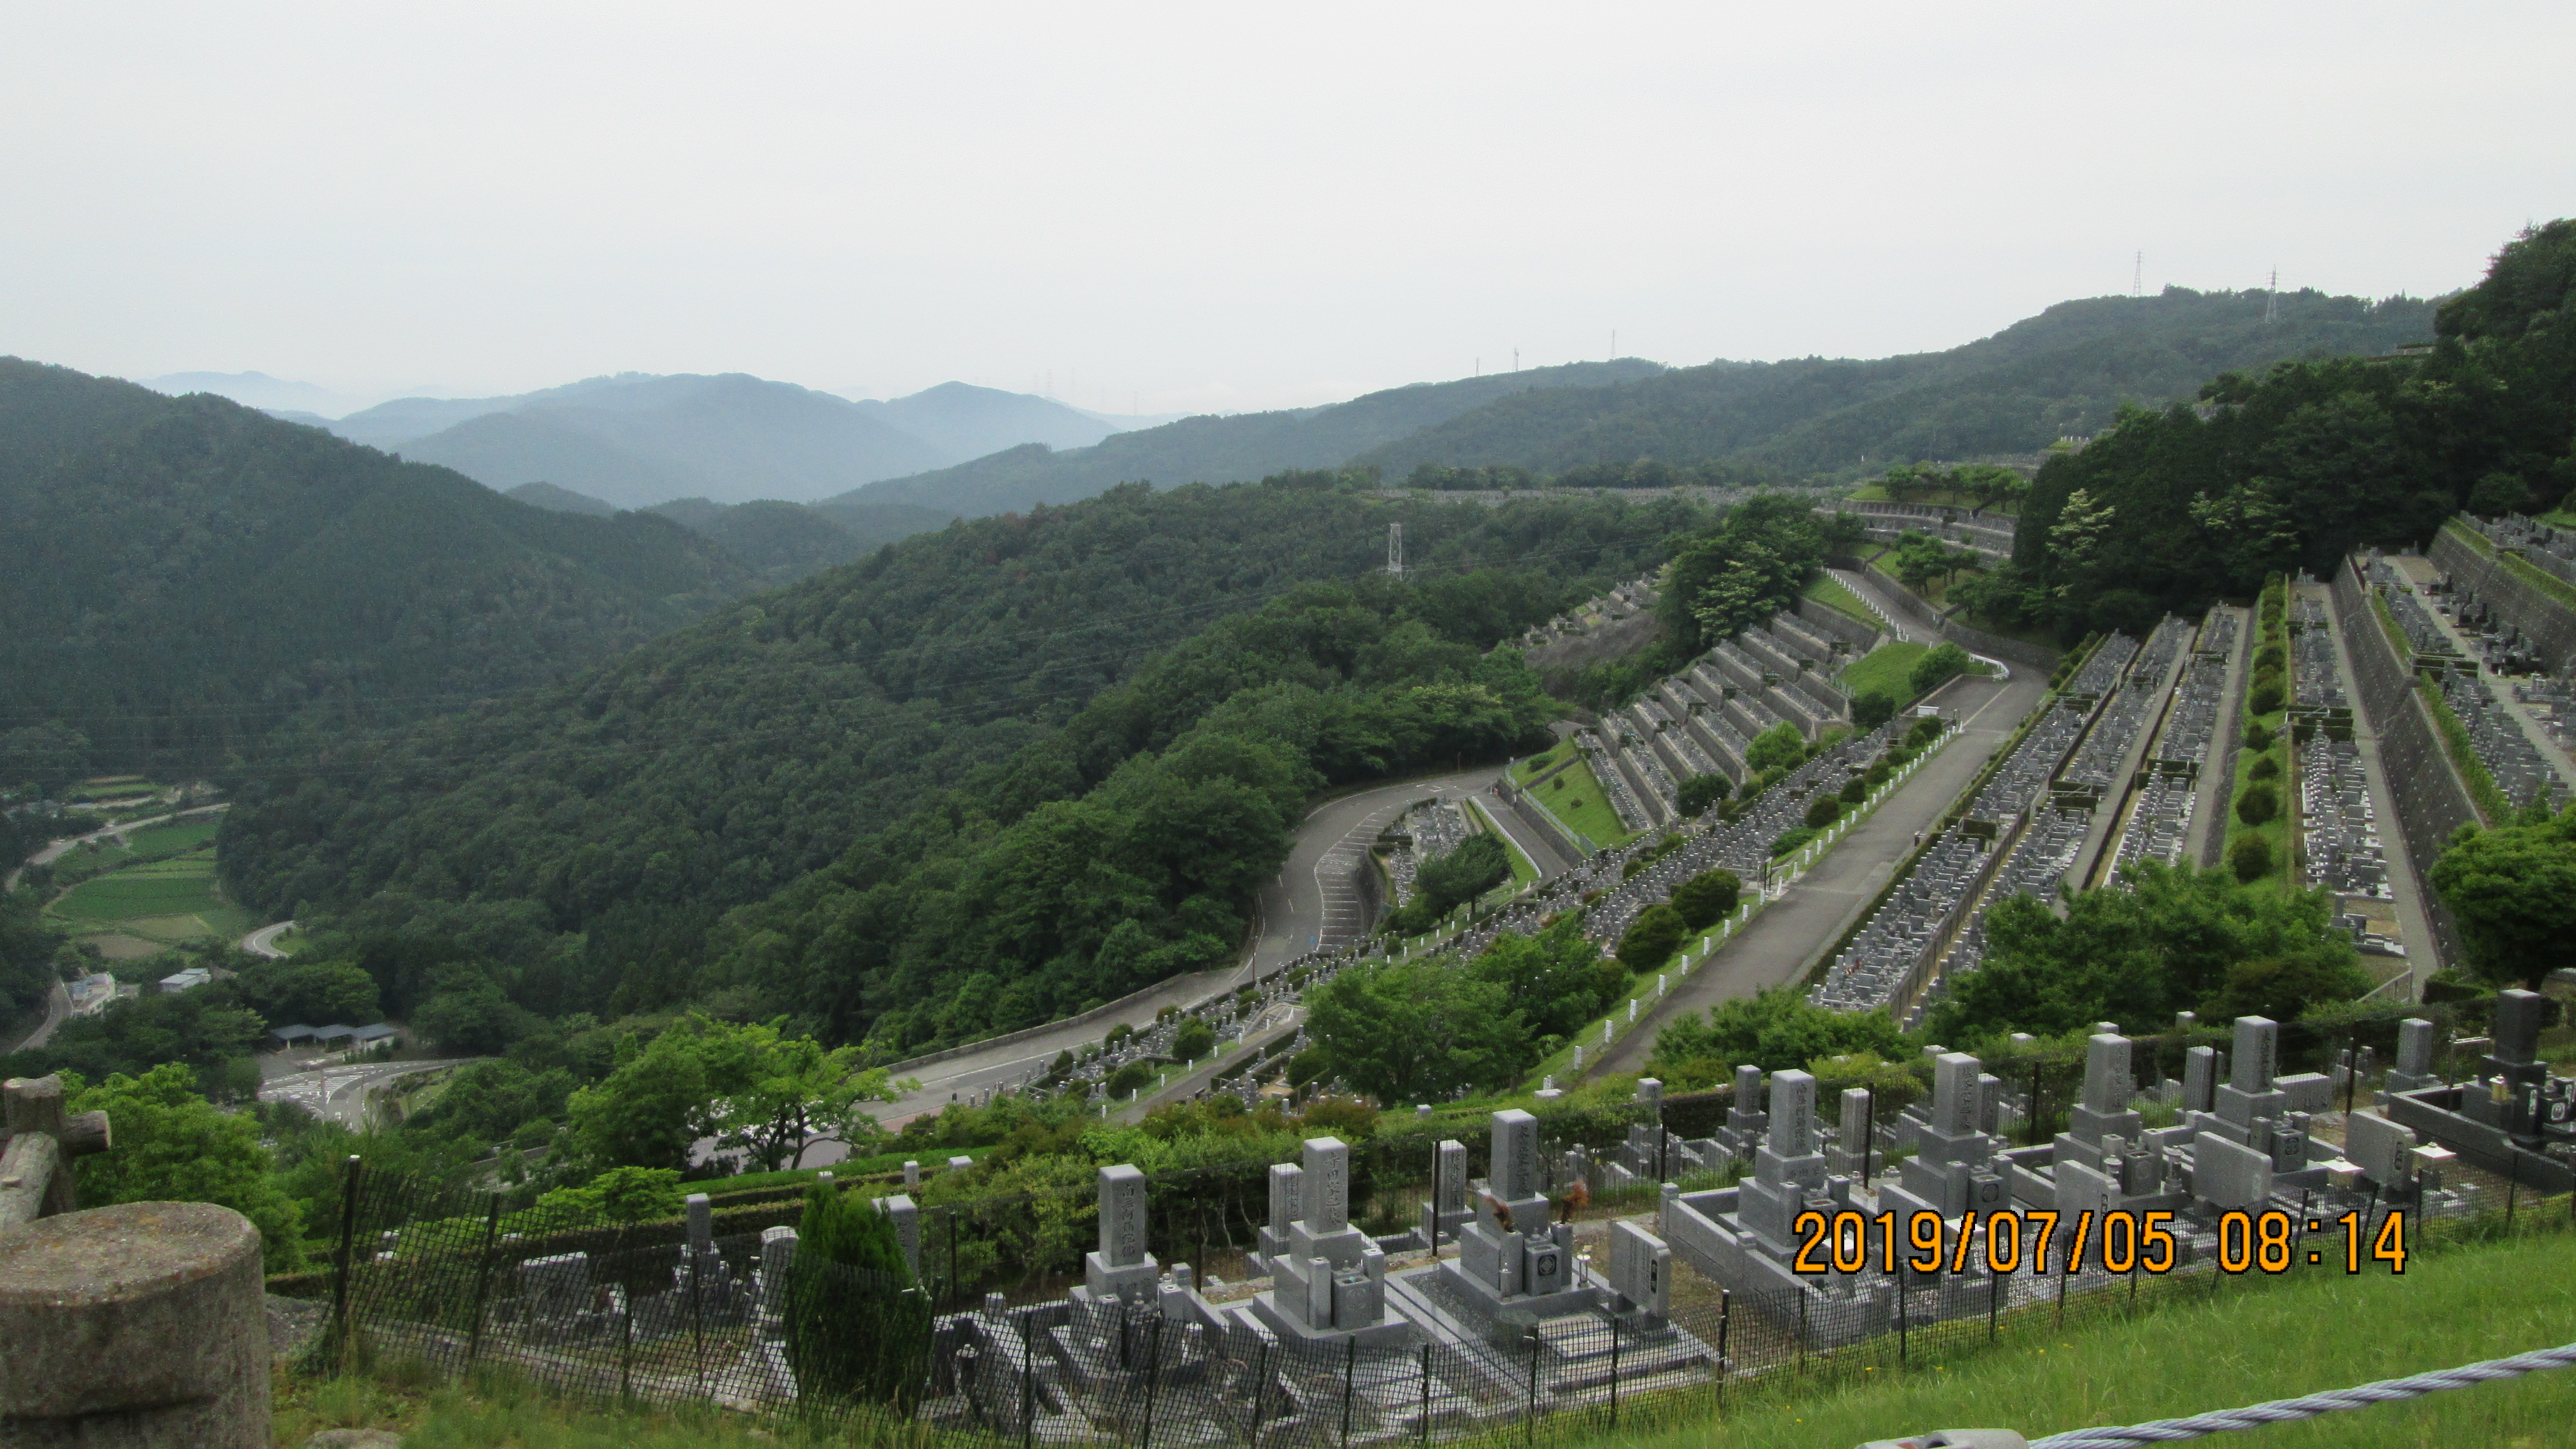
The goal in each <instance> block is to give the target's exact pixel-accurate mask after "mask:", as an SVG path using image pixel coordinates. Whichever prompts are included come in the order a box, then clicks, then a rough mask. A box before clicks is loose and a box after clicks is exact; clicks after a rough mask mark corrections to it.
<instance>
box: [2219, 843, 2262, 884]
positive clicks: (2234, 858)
mask: <svg viewBox="0 0 2576 1449" xmlns="http://www.w3.org/2000/svg"><path fill="white" fill-rule="evenodd" d="M2227 868H2228V869H2229V870H2232V871H2234V872H2236V878H2237V879H2238V880H2240V881H2256V880H2261V879H2262V878H2263V877H2265V876H2267V875H2270V874H2271V873H2272V842H2270V841H2268V840H2265V839H2264V838H2263V837H2262V836H2259V835H2248V836H2245V837H2243V838H2242V839H2240V840H2238V841H2237V842H2236V843H2235V844H2234V845H2231V846H2229V847H2227Z"/></svg>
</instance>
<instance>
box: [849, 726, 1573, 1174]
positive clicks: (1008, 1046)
mask: <svg viewBox="0 0 2576 1449" xmlns="http://www.w3.org/2000/svg"><path fill="white" fill-rule="evenodd" d="M1502 773H1503V772H1502V767H1501V766H1486V767H1480V768H1477V769H1473V770H1464V771H1460V772H1458V773H1456V774H1452V775H1439V776H1434V777H1432V778H1429V779H1420V780H1407V781H1403V782H1401V783H1398V784H1393V785H1379V786H1376V787H1373V788H1371V789H1367V790H1360V791H1355V792H1353V793H1351V794H1348V795H1341V796H1336V797H1335V798H1333V799H1330V800H1327V801H1325V802H1323V803H1322V804H1320V805H1317V806H1315V807H1314V808H1313V809H1312V810H1310V811H1308V812H1307V814H1306V818H1305V820H1303V821H1302V822H1300V823H1299V824H1298V826H1297V832H1296V835H1295V838H1294V839H1293V840H1292V841H1291V843H1290V846H1289V852H1288V863H1287V865H1286V867H1285V868H1284V869H1282V870H1281V871H1280V873H1279V876H1278V878H1277V879H1276V880H1274V881H1272V882H1271V883H1270V884H1269V885H1266V886H1264V887H1262V890H1261V895H1260V899H1259V903H1258V905H1257V907H1256V909H1257V912H1258V914H1257V915H1256V917H1255V919H1256V922H1257V925H1256V928H1255V935H1254V942H1253V947H1252V951H1251V955H1250V957H1249V958H1248V959H1247V960H1245V961H1244V962H1243V963H1242V964H1240V965H1237V966H1230V967H1227V968H1225V969H1223V970H1218V971H1194V972H1191V973H1189V974H1187V975H1183V976H1175V977H1173V978H1171V979H1170V980H1168V981H1165V982H1163V983H1162V984H1161V985H1159V986H1156V987H1154V988H1153V989H1152V990H1150V991H1149V992H1146V993H1143V994H1140V995H1139V996H1137V997H1136V998H1135V999H1133V1000H1131V1001H1130V1002H1128V1003H1127V1004H1126V1005H1125V1006H1123V1007H1121V1008H1120V1009H1119V1010H1117V1011H1115V1012H1111V1013H1107V1014H1094V1013H1088V1012H1086V1013H1083V1014H1082V1015H1079V1016H1072V1017H1066V1018H1064V1019H1063V1020H1061V1021H1058V1022H1055V1023H1052V1024H1050V1025H1049V1026H1046V1027H1043V1028H1040V1029H1039V1030H1038V1031H1037V1032H1036V1033H1035V1034H1034V1035H1015V1037H1014V1039H1012V1040H1010V1041H1006V1042H996V1043H994V1044H993V1045H992V1046H991V1047H988V1048H985V1049H982V1050H976V1051H968V1052H964V1053H961V1054H960V1055H957V1056H953V1057H948V1058H945V1059H943V1060H939V1061H933V1062H922V1063H918V1064H913V1065H906V1064H904V1063H900V1062H899V1063H896V1064H895V1067H894V1075H895V1077H896V1079H897V1080H902V1079H905V1078H911V1079H913V1080H915V1081H918V1082H920V1083H921V1087H920V1089H919V1090H917V1091H912V1092H907V1093H905V1094H904V1096H903V1097H902V1098H901V1099H900V1100H898V1101H895V1102H893V1103H890V1104H887V1105H886V1106H884V1107H882V1108H880V1109H879V1110H878V1113H877V1117H878V1120H879V1121H881V1122H883V1123H884V1124H885V1125H886V1126H888V1127H900V1126H902V1125H903V1124H904V1123H905V1122H908V1121H910V1120H911V1119H913V1118H914V1117H917V1116H920V1115H921V1114H923V1113H925V1112H936V1111H938V1110H940V1109H941V1108H943V1107H945V1106H947V1105H948V1104H949V1102H950V1101H952V1100H955V1101H961V1102H962V1101H968V1100H971V1099H973V1098H974V1097H975V1096H977V1095H978V1094H980V1093H982V1092H984V1091H986V1090H988V1089H991V1088H996V1087H1008V1086H1015V1085H1017V1084H1018V1083H1019V1082H1020V1081H1022V1080H1023V1079H1025V1078H1026V1077H1028V1075H1029V1074H1030V1072H1031V1070H1032V1069H1043V1068H1044V1067H1045V1066H1046V1065H1047V1064H1048V1063H1049V1062H1052V1061H1054V1060H1055V1057H1056V1054H1057V1053H1058V1052H1062V1051H1067V1050H1075V1051H1078V1050H1080V1049H1081V1048H1083V1047H1086V1046H1093V1045H1097V1044H1098V1043H1099V1041H1100V1039H1101V1038H1102V1037H1103V1036H1106V1035H1107V1034H1108V1032H1109V1028H1110V1026H1111V1025H1112V1024H1113V1023H1114V1022H1119V1021H1124V1022H1127V1023H1129V1024H1130V1025H1141V1024H1143V1023H1146V1022H1150V1021H1152V1020H1153V1019H1154V1014H1155V1013H1156V1012H1158V1011H1161V1010H1162V1009H1163V1008H1164V1007H1166V1006H1178V1007H1184V1008H1186V1007H1191V1006H1196V1005H1197V1004H1199V1003H1200V1002H1202V1001H1205V1000H1207V999H1208V998H1209V997H1211V996H1214V995H1216V994H1217V993H1219V992H1222V991H1231V990H1233V989H1234V988H1235V987H1237V986H1240V985H1242V984H1244V983H1245V982H1247V981H1251V980H1253V979H1256V976H1257V977H1268V976H1272V975H1275V974H1277V973H1278V972H1279V971H1280V970H1282V969H1283V968H1285V967H1286V966H1287V965H1288V963H1289V962H1291V961H1293V960H1295V959H1297V958H1298V957H1300V956H1303V955H1305V954H1306V953H1308V952H1310V951H1313V950H1317V949H1319V948H1320V949H1326V950H1329V949H1332V948H1334V947H1336V946H1341V945H1346V944H1348V943H1349V942H1351V941H1354V940H1357V939H1359V937H1360V936H1361V935H1363V934H1364V933H1366V932H1367V930H1368V929H1369V927H1370V925H1371V924H1373V923H1372V922H1371V921H1370V920H1369V918H1368V914H1367V912H1368V907H1367V903H1366V902H1365V901H1364V900H1363V899H1362V898H1361V896H1360V893H1359V889H1358V887H1357V886H1356V885H1355V884H1354V883H1353V878H1354V876H1355V875H1356V873H1357V871H1358V869H1359V867H1360V864H1361V862H1362V861H1363V860H1365V859H1366V857H1367V854H1368V846H1369V842H1370V841H1372V840H1374V839H1376V838H1377V833H1378V831H1380V830H1382V829H1384V828H1385V827H1386V825H1387V824H1388V823H1389V822H1390V821H1392V820H1394V819H1395V817H1396V816H1398V815H1400V814H1402V813H1404V808H1405V807H1406V806H1407V805H1410V804H1412V803H1413V802H1414V801H1416V800H1420V799H1423V798H1425V797H1427V796H1432V795H1443V796H1447V797H1448V798H1450V799H1453V800H1454V799H1463V798H1465V797H1466V796H1468V795H1471V794H1475V793H1477V792H1479V791H1485V790H1490V789H1491V788H1492V787H1493V784H1494V782H1495V781H1496V780H1498V779H1500V778H1502ZM1485 798H1487V799H1489V800H1490V799H1492V798H1493V797H1492V796H1490V795H1488V796H1486V797H1485ZM1497 803H1499V802H1497ZM1490 814H1491V815H1492V817H1493V818H1494V820H1495V823H1496V824H1497V825H1498V826H1500V827H1501V829H1503V830H1504V831H1505V832H1506V833H1511V832H1514V831H1517V830H1522V829H1525V828H1526V827H1523V826H1521V824H1520V822H1519V821H1517V820H1515V819H1512V818H1510V817H1509V815H1508V813H1507V812H1505V811H1502V810H1500V809H1497V810H1494V811H1492V812H1490ZM1514 842H1515V843H1516V844H1518V845H1519V846H1520V847H1521V850H1522V853H1523V854H1525V855H1528V856H1529V857H1530V858H1531V859H1532V860H1533V861H1537V862H1539V863H1540V864H1541V868H1542V869H1545V868H1546V867H1547V865H1548V864H1549V863H1551V862H1553V861H1554V860H1555V857H1554V855H1553V854H1549V853H1542V852H1541V851H1539V850H1537V849H1534V848H1533V847H1534V845H1535V844H1536V843H1535V842H1532V841H1528V840H1525V839H1522V838H1520V837H1519V836H1517V835H1515V836H1514ZM1227 1059H1228V1060H1231V1055H1230V1054H1229V1056H1228V1058H1227ZM825 1154H832V1155H833V1157H832V1160H837V1159H838V1157H839V1156H845V1155H846V1152H845V1150H844V1149H843V1148H842V1147H841V1145H840V1144H839V1143H834V1142H824V1143H818V1144H816V1145H815V1147H814V1148H813V1149H812V1150H810V1151H809V1152H807V1153H806V1164H807V1165H808V1166H815V1167H826V1166H829V1165H830V1161H825V1160H821V1159H822V1158H823V1157H824V1155H825Z"/></svg>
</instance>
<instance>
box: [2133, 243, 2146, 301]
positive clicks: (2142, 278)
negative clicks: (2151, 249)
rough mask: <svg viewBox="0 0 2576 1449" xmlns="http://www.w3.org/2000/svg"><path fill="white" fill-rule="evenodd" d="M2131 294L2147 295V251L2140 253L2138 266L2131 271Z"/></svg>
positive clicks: (2134, 295)
mask: <svg viewBox="0 0 2576 1449" xmlns="http://www.w3.org/2000/svg"><path fill="white" fill-rule="evenodd" d="M2129 295H2130V296H2132V297H2143V296H2145V295H2147V254H2146V253H2145V252H2140V253H2138V262H2137V268H2136V270H2134V271H2132V272H2130V273H2129Z"/></svg>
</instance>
